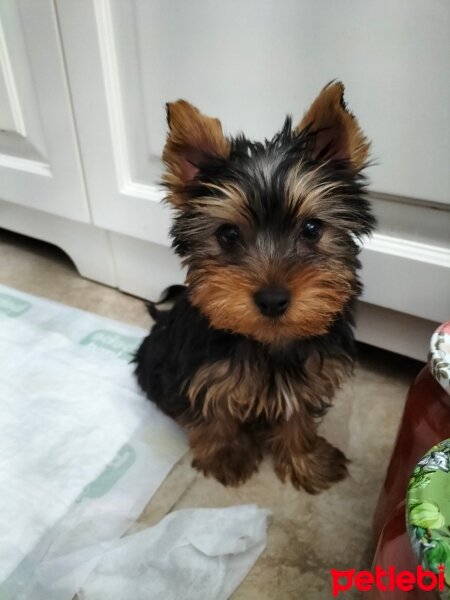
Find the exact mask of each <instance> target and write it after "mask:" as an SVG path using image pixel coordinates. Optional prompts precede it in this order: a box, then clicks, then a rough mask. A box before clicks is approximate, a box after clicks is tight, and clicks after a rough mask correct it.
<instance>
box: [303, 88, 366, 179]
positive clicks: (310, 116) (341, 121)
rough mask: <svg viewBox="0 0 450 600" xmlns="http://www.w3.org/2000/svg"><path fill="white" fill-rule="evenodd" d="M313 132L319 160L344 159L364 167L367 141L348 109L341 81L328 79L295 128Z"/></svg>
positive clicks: (356, 165) (355, 166) (358, 167)
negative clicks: (309, 128) (329, 80)
mask: <svg viewBox="0 0 450 600" xmlns="http://www.w3.org/2000/svg"><path fill="white" fill-rule="evenodd" d="M308 126H310V127H311V131H312V132H317V133H316V139H315V146H314V150H313V156H314V158H316V159H318V160H333V159H335V160H347V161H349V162H350V164H351V165H352V166H353V167H354V168H355V169H356V170H360V169H362V168H363V167H364V165H365V163H366V160H367V156H368V154H369V148H370V142H369V141H368V140H367V138H366V136H365V135H364V133H363V132H362V131H361V128H360V127H359V124H358V121H357V120H356V119H355V117H354V116H353V115H352V114H351V113H350V112H349V111H348V110H347V107H346V105H345V102H344V85H343V84H342V83H341V82H340V81H338V82H331V83H329V84H328V85H327V86H326V87H324V88H323V90H322V91H321V92H320V94H319V95H318V96H317V98H316V99H315V100H314V102H313V103H312V105H311V107H310V109H309V110H308V111H307V112H306V113H305V116H304V117H303V119H302V120H301V122H300V123H299V125H298V126H297V127H296V129H295V133H296V134H299V133H300V132H301V131H302V130H303V129H305V127H308Z"/></svg>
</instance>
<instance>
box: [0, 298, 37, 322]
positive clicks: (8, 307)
mask: <svg viewBox="0 0 450 600" xmlns="http://www.w3.org/2000/svg"><path fill="white" fill-rule="evenodd" d="M31 306H32V305H31V302H28V301H27V300H22V298H18V297H17V296H11V295H10V294H3V293H0V314H2V315H5V316H6V317H13V318H14V317H20V316H21V315H23V314H24V313H25V312H27V310H30V308H31Z"/></svg>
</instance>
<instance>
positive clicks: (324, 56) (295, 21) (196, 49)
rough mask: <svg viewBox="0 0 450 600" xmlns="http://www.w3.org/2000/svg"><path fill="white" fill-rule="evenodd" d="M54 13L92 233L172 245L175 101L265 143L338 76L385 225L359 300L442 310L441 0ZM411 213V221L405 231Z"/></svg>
mask: <svg viewBox="0 0 450 600" xmlns="http://www.w3.org/2000/svg"><path fill="white" fill-rule="evenodd" d="M56 6H57V11H58V17H59V23H60V27H61V32H62V40H63V45H64V53H65V58H66V65H67V71H68V77H69V83H70V87H71V92H72V99H73V107H74V112H75V117H76V122H77V130H78V134H79V139H80V145H81V152H82V157H83V165H84V169H85V175H86V181H87V186H88V191H89V196H90V201H91V210H92V216H93V221H94V223H95V224H96V225H97V226H99V227H103V228H106V229H108V230H110V231H113V232H115V233H116V235H122V236H123V235H125V236H131V237H132V238H139V239H141V240H145V241H147V242H148V241H150V242H154V243H156V244H162V245H168V243H169V242H168V228H169V217H170V215H169V210H168V209H167V208H164V207H162V206H161V205H160V204H159V201H160V200H161V198H162V192H161V190H160V188H159V187H158V180H159V178H160V165H159V158H158V157H159V156H160V154H161V149H162V146H163V143H164V137H165V131H166V123H165V108H164V107H165V102H167V101H170V100H175V99H177V98H186V99H188V100H189V101H191V102H193V103H194V104H196V105H197V106H198V107H199V108H200V109H202V110H203V111H204V112H206V113H207V114H210V115H213V116H218V117H219V118H221V120H222V122H223V124H224V127H225V130H226V131H227V132H229V133H231V134H234V133H237V132H238V131H239V130H243V131H245V133H247V134H248V135H249V136H250V137H254V138H264V137H270V136H271V135H272V134H273V133H274V132H275V131H277V130H278V129H279V128H280V126H281V125H282V123H283V120H284V117H285V115H286V113H291V114H293V115H294V118H296V119H299V118H300V117H301V116H302V114H303V112H304V110H305V109H306V108H307V107H308V105H309V104H310V103H311V101H312V100H313V98H314V97H315V95H316V94H317V93H318V92H319V90H320V89H321V88H322V86H323V85H324V84H326V83H328V82H329V81H330V80H332V79H334V78H339V79H341V80H342V81H344V83H345V84H346V90H347V91H346V97H347V100H348V103H349V106H350V108H351V110H352V111H353V112H354V113H355V114H356V115H358V118H359V119H360V122H361V125H362V127H363V128H364V130H365V131H366V132H367V134H368V136H369V137H370V138H371V139H372V140H373V157H374V159H375V161H376V163H377V164H376V166H373V167H372V168H371V169H370V173H369V175H370V178H371V180H372V185H371V189H372V190H373V191H374V192H376V197H375V201H374V204H375V207H376V211H377V213H378V215H379V217H380V225H381V227H380V230H379V232H378V233H377V234H376V235H375V237H374V239H373V241H372V242H371V244H370V245H368V246H367V248H366V250H365V252H364V254H363V263H364V272H363V275H364V279H365V283H366V294H365V296H364V299H365V301H366V302H368V303H374V304H377V305H381V306H385V307H387V308H393V309H395V310H398V311H404V312H406V313H408V314H413V315H416V316H419V317H423V318H427V319H436V320H438V319H441V318H444V317H445V316H446V315H447V312H448V306H449V302H450V298H449V296H450V292H449V286H448V281H450V277H449V273H450V249H449V245H450V244H449V239H448V237H449V236H448V231H450V169H449V167H448V165H449V153H450V150H449V143H450V142H449V140H450V111H449V109H448V107H449V100H450V69H449V68H448V57H449V56H450V36H449V35H448V32H449V31H450V4H449V3H448V0H433V2H432V3H425V2H423V0H396V1H395V2H393V1H392V0H377V1H372V0H371V1H369V2H360V0H340V1H339V2H335V1H334V0H318V1H317V2H311V1H310V0H283V1H281V2H280V1H279V0H245V1H244V2H242V1H239V0H230V1H227V2H220V1H219V0H214V1H211V0H190V1H188V2H187V1H185V0H171V1H170V2H168V1H167V0H151V1H149V0H77V1H70V0H56ZM412 213H414V215H420V216H418V218H417V219H416V218H415V217H414V219H415V225H414V227H412V228H411V227H410V226H409V223H410V221H411V218H410V215H411V214H412ZM149 260H151V256H149ZM403 267H404V268H403ZM424 269H425V270H426V271H427V282H428V284H429V285H430V286H431V288H432V289H434V292H435V293H434V298H432V299H431V300H430V299H429V295H430V289H429V288H426V287H424V286H423V285H422V284H421V276H422V274H423V271H424ZM386 273H389V278H390V279H392V280H393V279H395V285H390V284H389V281H387V280H386V278H385V274H386ZM400 281H401V285H400V283H399V282H400Z"/></svg>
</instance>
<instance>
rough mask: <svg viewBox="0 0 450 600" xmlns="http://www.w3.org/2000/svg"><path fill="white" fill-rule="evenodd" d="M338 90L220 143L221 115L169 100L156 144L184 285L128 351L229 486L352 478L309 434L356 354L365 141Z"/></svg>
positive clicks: (201, 457)
mask: <svg viewBox="0 0 450 600" xmlns="http://www.w3.org/2000/svg"><path fill="white" fill-rule="evenodd" d="M343 94H344V86H343V85H342V84H341V83H337V82H332V83H331V84H329V85H328V86H326V87H325V88H324V89H323V90H322V91H321V93H320V94H319V96H318V97H317V98H316V100H315V101H314V102H313V104H312V106H311V107H310V109H309V110H308V111H307V112H306V114H305V115H304V117H303V119H302V120H301V121H300V123H299V124H298V125H297V126H295V127H293V125H292V121H291V118H289V117H288V118H287V119H286V121H285V123H284V125H283V127H282V129H281V131H280V132H279V133H277V134H276V135H275V136H274V137H273V138H272V139H271V140H265V141H264V142H262V143H260V142H253V141H250V140H248V139H247V138H246V137H244V135H238V136H237V137H235V138H229V137H226V136H225V135H224V134H223V132H222V127H221V124H220V121H219V120H218V119H213V118H210V117H207V116H205V115H203V114H202V113H201V112H199V111H198V110H197V109H196V108H194V107H193V106H192V105H191V104H189V103H188V102H186V101H184V100H179V101H178V102H175V103H173V104H168V105H167V120H168V125H169V133H168V136H167V141H166V145H165V148H164V153H163V160H164V163H165V165H166V172H165V175H164V183H165V186H166V188H167V190H168V194H167V201H168V202H169V203H170V204H171V205H172V207H173V209H174V210H175V216H174V222H173V226H172V230H171V235H172V238H173V247H174V248H175V250H176V252H177V253H178V254H179V256H180V257H181V258H182V261H183V264H184V265H185V266H186V267H187V278H186V286H185V287H183V286H178V287H177V288H176V289H175V290H173V289H170V288H169V295H170V293H171V292H175V293H174V294H172V295H176V296H177V297H176V300H175V303H174V305H173V307H172V308H171V309H170V310H166V311H162V310H158V309H157V308H156V306H155V305H153V306H152V307H151V313H152V315H153V316H154V318H155V321H156V323H155V325H154V326H153V329H152V330H151V333H150V335H149V336H148V337H147V338H146V339H145V340H144V342H143V343H142V345H141V347H140V349H139V350H138V352H137V355H136V362H137V366H136V375H137V378H138V381H139V384H140V386H141V387H142V389H143V390H144V391H145V392H146V393H147V395H148V397H149V398H150V399H151V400H152V401H153V402H155V403H156V404H157V405H158V406H159V408H160V409H161V410H163V411H164V412H165V413H166V414H168V415H170V416H171V417H173V418H174V419H176V421H178V422H179V423H180V424H181V425H182V426H183V427H184V428H185V429H186V431H187V434H188V438H189V443H190V446H191V449H192V453H193V463H192V464H193V466H194V467H195V468H197V469H198V470H199V471H201V472H203V473H204V474H205V475H207V476H208V475H210V476H213V477H215V478H216V479H218V480H219V481H220V482H221V483H223V484H224V485H238V484H241V483H242V482H244V481H246V480H247V479H248V478H249V477H250V476H251V475H252V474H253V473H254V472H256V471H257V470H258V466H259V463H260V461H261V458H262V455H263V452H264V451H269V452H270V453H271V454H272V456H273V462H274V468H275V471H276V474H277V475H278V477H279V478H280V479H281V480H282V481H285V480H286V479H289V480H290V481H291V482H292V484H293V485H294V486H295V487H296V488H300V487H301V488H304V489H305V490H306V491H307V492H310V493H316V492H318V491H320V490H323V489H325V488H327V487H329V486H330V485H331V484H332V483H333V482H335V481H338V480H340V479H342V478H344V477H345V475H346V474H347V466H346V465H347V459H346V457H345V456H344V454H343V453H342V452H341V451H340V450H338V449H337V448H335V447H334V446H332V445H331V444H330V443H329V442H327V441H326V440H325V439H324V438H323V437H320V436H319V435H318V434H317V426H318V421H319V419H320V418H321V417H322V416H323V415H324V413H325V411H326V410H327V408H328V407H329V406H330V404H331V399H332V397H333V394H334V392H335V390H336V388H337V387H338V386H339V385H340V383H341V381H342V379H343V377H344V376H345V375H346V374H347V373H349V372H350V371H351V367H352V362H353V359H354V343H353V332H352V325H353V318H352V312H353V307H354V303H355V299H356V298H357V297H358V295H359V294H360V292H361V284H360V282H359V280H358V276H357V270H358V268H359V266H360V263H359V260H358V252H359V250H360V246H359V244H358V240H359V238H360V237H361V236H363V235H366V234H369V233H370V232H371V231H372V230H373V228H374V225H375V220H374V217H373V216H372V214H371V211H370V207H369V203H368V201H367V199H366V197H365V178H364V176H363V175H362V174H361V171H362V170H363V168H364V167H365V166H366V164H367V156H368V152H369V142H368V141H367V139H366V137H365V136H364V134H363V132H362V131H361V129H360V127H359V125H358V122H357V121H356V119H355V117H354V116H353V115H352V114H351V113H350V112H349V111H348V109H347V107H346V105H345V103H344V99H343Z"/></svg>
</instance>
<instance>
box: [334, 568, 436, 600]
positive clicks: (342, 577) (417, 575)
mask: <svg viewBox="0 0 450 600" xmlns="http://www.w3.org/2000/svg"><path fill="white" fill-rule="evenodd" d="M437 571H438V572H437V573H433V572H432V571H427V570H425V569H424V568H423V567H422V566H421V565H419V566H418V567H417V568H416V570H415V571H397V570H396V569H395V567H393V566H390V567H388V568H387V569H383V568H382V567H381V566H380V565H377V566H376V567H375V569H374V572H372V571H357V570H356V569H349V570H348V571H338V570H337V569H331V570H330V573H331V590H332V593H333V597H334V598H336V597H337V596H341V594H342V597H343V600H345V592H347V591H349V590H350V589H352V588H354V589H357V590H358V591H360V592H370V591H371V590H372V589H377V590H379V591H380V592H393V591H394V590H399V591H401V592H410V591H412V590H413V589H414V588H416V589H419V590H422V591H423V592H432V591H434V592H436V591H440V592H442V591H444V590H445V579H444V574H445V567H444V565H439V566H438V569H437Z"/></svg>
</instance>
